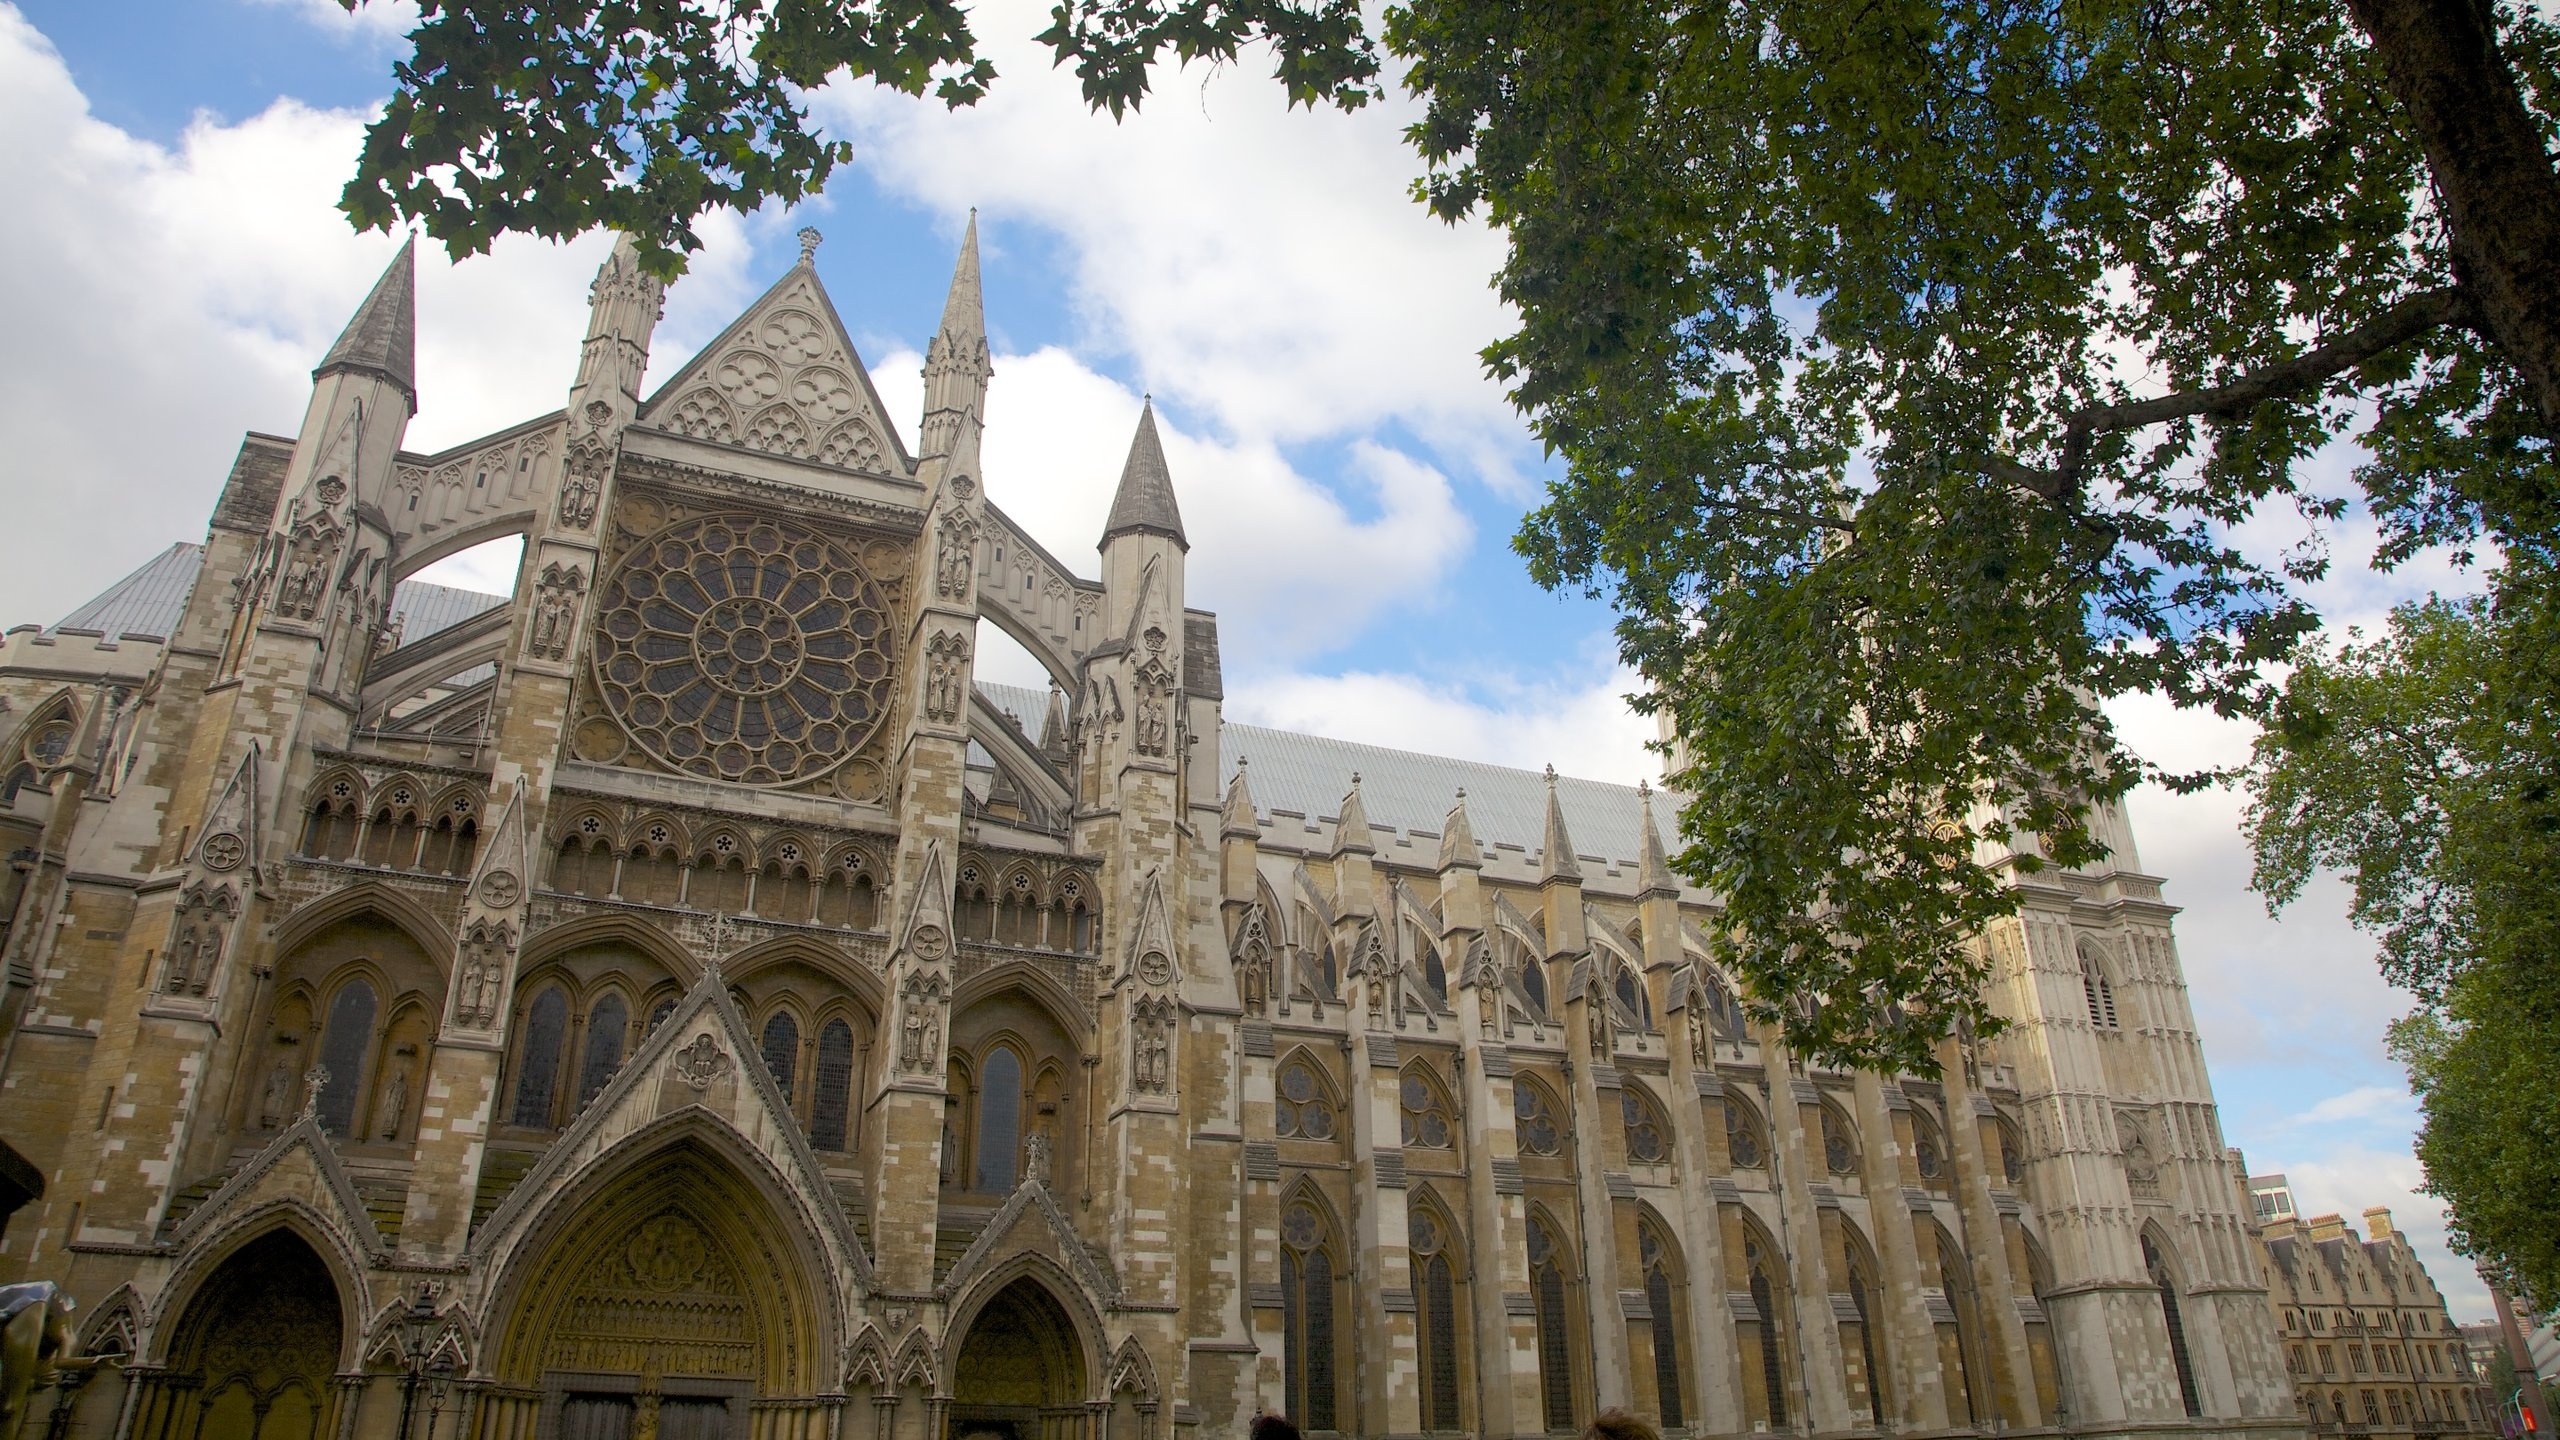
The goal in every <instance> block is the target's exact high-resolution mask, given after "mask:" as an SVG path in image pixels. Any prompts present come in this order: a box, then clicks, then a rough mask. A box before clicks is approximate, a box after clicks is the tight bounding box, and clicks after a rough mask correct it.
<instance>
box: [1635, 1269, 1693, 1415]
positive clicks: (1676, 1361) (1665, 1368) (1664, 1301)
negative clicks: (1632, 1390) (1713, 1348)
mask: <svg viewBox="0 0 2560 1440" xmlns="http://www.w3.org/2000/svg"><path fill="white" fill-rule="evenodd" d="M1672 1253H1673V1252H1672V1248H1671V1242H1670V1241H1669V1239H1667V1238H1666V1237H1665V1236H1664V1235H1663V1233H1662V1231H1661V1229H1660V1228H1659V1227H1657V1226H1656V1225H1655V1224H1654V1223H1653V1222H1652V1221H1651V1220H1646V1221H1645V1222H1644V1223H1643V1224H1641V1225H1639V1226H1637V1227H1636V1263H1637V1264H1638V1266H1640V1267H1641V1268H1642V1269H1643V1271H1644V1298H1645V1308H1646V1309H1648V1310H1650V1311H1652V1312H1653V1390H1654V1395H1655V1397H1656V1398H1657V1399H1658V1400H1659V1401H1660V1402H1661V1408H1662V1426H1663V1428H1664V1429H1666V1430H1677V1429H1679V1428H1680V1427H1681V1426H1683V1425H1685V1424H1687V1423H1688V1405H1687V1400H1688V1387H1687V1385H1686V1383H1685V1381H1684V1379H1683V1376H1682V1369H1681V1364H1680V1360H1681V1355H1682V1348H1681V1345H1680V1307H1679V1306H1678V1305H1677V1304H1676V1303H1675V1302H1674V1299H1673V1294H1674V1292H1673V1288H1672V1285H1673V1282H1672V1273H1671V1272H1672V1268H1673V1261H1672Z"/></svg>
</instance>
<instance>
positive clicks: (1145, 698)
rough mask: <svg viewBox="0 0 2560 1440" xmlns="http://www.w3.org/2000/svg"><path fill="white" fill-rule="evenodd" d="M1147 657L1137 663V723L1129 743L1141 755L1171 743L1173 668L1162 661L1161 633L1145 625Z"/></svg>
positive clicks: (1157, 752)
mask: <svg viewBox="0 0 2560 1440" xmlns="http://www.w3.org/2000/svg"><path fill="white" fill-rule="evenodd" d="M1144 639H1145V641H1146V646H1147V658H1146V659H1145V660H1144V661H1143V662H1141V663H1140V664H1139V666H1138V675H1137V681H1138V684H1137V690H1138V722H1137V725H1136V727H1135V733H1134V734H1133V736H1132V738H1131V743H1132V744H1134V745H1135V746H1136V747H1137V750H1138V753H1139V754H1141V755H1153V756H1158V757H1161V756H1163V755H1164V754H1165V753H1166V752H1167V751H1168V750H1169V749H1170V748H1171V747H1172V743H1173V721H1172V715H1173V669H1172V667H1171V666H1170V665H1168V664H1167V663H1166V662H1165V657H1164V646H1165V633H1164V631H1163V630H1161V629H1159V628H1158V627H1156V626H1153V625H1150V626H1148V627H1147V632H1146V635H1145V636H1144Z"/></svg>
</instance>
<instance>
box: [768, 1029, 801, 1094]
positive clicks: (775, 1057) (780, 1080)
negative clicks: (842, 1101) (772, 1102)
mask: <svg viewBox="0 0 2560 1440" xmlns="http://www.w3.org/2000/svg"><path fill="white" fill-rule="evenodd" d="M762 1048H763V1050H764V1068H765V1069H767V1070H769V1071H771V1072H772V1073H773V1083H774V1084H776V1085H779V1086H781V1087H782V1098H783V1101H784V1102H785V1103H786V1104H787V1103H789V1101H790V1099H791V1082H792V1080H793V1079H794V1078H795V1077H796V1073H797V1071H798V1069H799V1064H800V1022H799V1021H797V1020H794V1019H792V1018H791V1012H790V1011H788V1010H776V1011H774V1012H773V1016H772V1018H771V1019H768V1020H766V1021H765V1022H764V1044H763V1046H762Z"/></svg>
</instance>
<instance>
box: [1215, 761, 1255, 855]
mask: <svg viewBox="0 0 2560 1440" xmlns="http://www.w3.org/2000/svg"><path fill="white" fill-rule="evenodd" d="M1245 763H1246V762H1245V761H1244V760H1243V759H1242V758H1241V757H1239V758H1238V759H1237V760H1236V778H1234V779H1233V780H1230V781H1228V782H1227V803H1226V805H1225V806H1224V807H1223V808H1221V809H1220V810H1219V812H1218V833H1219V834H1221V835H1244V836H1252V837H1255V838H1257V839H1258V838H1260V837H1261V835H1262V820H1261V818H1260V817H1259V816H1257V815H1255V814H1254V810H1253V791H1252V789H1251V788H1250V787H1248V786H1247V785H1246V784H1245V780H1244V771H1245Z"/></svg>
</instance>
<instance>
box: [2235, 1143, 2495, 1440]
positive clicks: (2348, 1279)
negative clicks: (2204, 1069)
mask: <svg viewBox="0 0 2560 1440" xmlns="http://www.w3.org/2000/svg"><path fill="white" fill-rule="evenodd" d="M2233 1157H2234V1161H2235V1163H2236V1162H2237V1158H2238V1152H2237V1151H2235V1152H2233ZM2248 1186H2249V1192H2250V1195H2251V1196H2252V1198H2253V1199H2254V1200H2255V1201H2256V1202H2257V1208H2258V1213H2259V1215H2260V1216H2261V1217H2262V1218H2261V1222H2260V1223H2261V1228H2260V1230H2259V1242H2260V1245H2261V1247H2262V1249H2263V1252H2264V1254H2265V1256H2266V1262H2267V1299H2268V1302H2269V1303H2270V1304H2272V1305H2273V1306H2274V1307H2275V1313H2276V1319H2277V1323H2278V1325H2279V1326H2280V1327H2281V1328H2282V1331H2283V1338H2284V1351H2285V1369H2286V1371H2287V1372H2288V1373H2290V1374H2291V1375H2292V1376H2293V1383H2294V1392H2295V1395H2296V1397H2297V1398H2298V1401H2299V1403H2300V1405H2301V1407H2302V1414H2303V1416H2304V1417H2305V1419H2306V1420H2307V1421H2308V1423H2309V1425H2310V1428H2311V1431H2312V1433H2314V1434H2321V1433H2328V1432H2345V1433H2354V1434H2369V1435H2377V1436H2386V1437H2387V1436H2411V1437H2417V1436H2427V1435H2449V1434H2463V1433H2471V1432H2483V1433H2488V1432H2493V1431H2494V1428H2495V1427H2494V1419H2495V1409H2496V1407H2495V1404H2494V1401H2493V1400H2492V1397H2491V1396H2490V1395H2489V1393H2488V1390H2487V1387H2486V1386H2485V1385H2484V1384H2483V1382H2482V1378H2481V1376H2482V1372H2481V1371H2480V1370H2479V1369H2478V1367H2477V1363H2476V1361H2475V1360H2474V1358H2473V1356H2472V1354H2471V1350H2470V1347H2469V1343H2468V1337H2467V1336H2466V1335H2465V1333H2464V1332H2463V1330H2462V1329H2461V1327H2459V1326H2457V1325H2455V1323H2454V1320H2453V1316H2452V1314H2451V1313H2450V1312H2449V1311H2447V1310H2446V1309H2445V1303H2444V1295H2443V1293H2442V1292H2441V1291H2439V1290H2437V1289H2436V1283H2435V1281H2434V1279H2433V1278H2431V1277H2430V1276H2429V1275H2428V1274H2427V1267H2426V1266H2425V1265H2423V1264H2421V1263H2420V1262H2419V1260H2418V1257H2417V1254H2416V1252H2414V1251H2412V1250H2411V1249H2410V1248H2409V1239H2408V1237H2407V1236H2405V1235H2403V1234H2401V1233H2400V1232H2399V1231H2398V1230H2395V1229H2393V1228H2392V1225H2391V1212H2390V1211H2389V1210H2386V1209H2383V1208H2382V1207H2380V1206H2376V1207H2374V1208H2372V1209H2369V1210H2367V1211H2365V1212H2364V1224H2365V1233H2364V1235H2363V1236H2361V1237H2359V1236H2357V1235H2356V1234H2355V1232H2354V1231H2352V1230H2351V1229H2349V1228H2348V1226H2347V1223H2346V1221H2344V1220H2342V1219H2340V1218H2339V1217H2337V1216H2335V1215H2315V1216H2312V1217H2311V1218H2309V1219H2307V1220H2305V1219H2302V1218H2300V1217H2299V1216H2298V1215H2297V1214H2296V1212H2295V1209H2294V1204H2293V1194H2292V1191H2291V1190H2290V1189H2289V1188H2288V1187H2287V1186H2286V1185H2285V1183H2284V1177H2283V1176H2281V1175H2262V1176H2251V1177H2250V1178H2249V1181H2248ZM2269 1215H2273V1216H2276V1217H2278V1218H2274V1219H2266V1218H2264V1217H2267V1216H2269Z"/></svg>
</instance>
